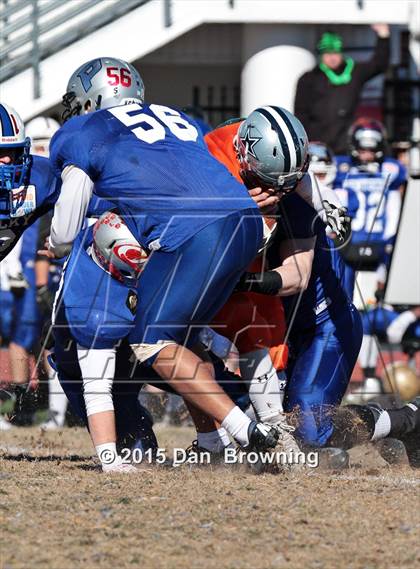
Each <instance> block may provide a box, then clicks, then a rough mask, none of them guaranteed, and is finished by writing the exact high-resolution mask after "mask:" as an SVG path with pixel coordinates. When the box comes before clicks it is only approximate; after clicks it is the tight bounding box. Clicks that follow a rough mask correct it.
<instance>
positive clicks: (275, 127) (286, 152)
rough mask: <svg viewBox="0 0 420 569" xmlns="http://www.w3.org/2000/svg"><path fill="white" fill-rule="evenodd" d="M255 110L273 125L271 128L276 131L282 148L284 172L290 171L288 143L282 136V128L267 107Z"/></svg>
mask: <svg viewBox="0 0 420 569" xmlns="http://www.w3.org/2000/svg"><path fill="white" fill-rule="evenodd" d="M256 112H258V113H261V114H262V115H263V116H264V117H265V118H266V119H267V120H268V122H269V123H270V124H271V126H272V127H273V130H275V131H276V133H277V136H278V137H279V141H280V144H281V147H282V150H283V155H284V170H285V172H290V150H289V145H288V144H287V140H286V137H285V136H284V133H283V131H282V129H281V128H280V125H279V124H278V122H277V121H276V119H275V118H274V117H273V116H272V114H270V113H269V112H268V110H267V107H260V108H259V109H256Z"/></svg>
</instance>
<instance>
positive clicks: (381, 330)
mask: <svg viewBox="0 0 420 569" xmlns="http://www.w3.org/2000/svg"><path fill="white" fill-rule="evenodd" d="M397 316H398V314H397V313H396V312H394V311H393V310H389V309H387V308H383V307H378V308H375V309H374V310H369V311H368V312H364V313H363V314H362V324H363V341H362V346H361V348H360V354H359V362H360V365H361V368H362V370H363V373H364V376H365V379H366V378H369V377H375V375H376V364H377V360H378V355H379V347H378V339H379V340H384V341H387V336H386V330H387V328H388V326H389V325H390V324H391V322H393V320H395V318H397Z"/></svg>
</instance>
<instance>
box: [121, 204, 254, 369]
mask: <svg viewBox="0 0 420 569" xmlns="http://www.w3.org/2000/svg"><path fill="white" fill-rule="evenodd" d="M261 240H262V219H261V216H260V214H259V212H258V210H256V209H249V210H243V211H239V212H237V213H235V214H232V215H230V216H228V217H224V218H222V219H219V220H218V221H215V222H214V223H212V224H210V225H208V226H207V227H205V228H204V229H202V230H201V231H200V232H199V233H197V234H196V235H195V236H194V237H192V238H191V239H189V240H188V241H187V242H186V243H184V244H183V245H182V246H181V247H179V248H178V249H177V250H176V251H173V252H164V251H155V252H153V253H152V255H151V257H150V259H149V261H148V263H147V265H146V267H145V269H144V271H143V273H142V275H141V277H140V280H139V290H138V292H139V303H138V308H137V317H136V324H135V328H134V330H133V332H132V333H131V334H130V337H129V340H130V343H131V344H138V343H146V344H156V343H158V342H159V341H160V340H163V341H173V342H176V343H177V344H183V345H187V344H188V345H191V344H192V343H195V341H196V338H197V335H198V333H199V331H200V329H201V328H202V327H203V326H205V325H208V324H210V323H211V321H212V320H213V317H214V316H215V315H216V314H217V312H218V311H219V310H220V308H221V307H222V306H223V305H224V304H225V302H226V301H227V299H228V298H229V296H230V295H231V294H232V291H233V289H234V287H235V285H236V283H237V282H238V281H239V278H240V276H241V274H242V273H243V271H244V270H245V269H246V267H247V266H248V264H249V263H250V262H251V261H252V260H253V258H254V257H255V255H256V253H257V250H258V248H259V246H260V244H261ZM149 363H150V361H149Z"/></svg>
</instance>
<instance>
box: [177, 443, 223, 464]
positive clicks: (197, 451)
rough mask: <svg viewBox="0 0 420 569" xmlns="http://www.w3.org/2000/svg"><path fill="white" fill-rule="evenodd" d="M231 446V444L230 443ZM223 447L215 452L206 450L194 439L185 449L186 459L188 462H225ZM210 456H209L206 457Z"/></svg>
mask: <svg viewBox="0 0 420 569" xmlns="http://www.w3.org/2000/svg"><path fill="white" fill-rule="evenodd" d="M230 446H231V445H230ZM226 448H229V447H225V448H224V449H223V450H221V451H219V452H216V451H211V450H208V449H206V448H204V447H199V446H198V442H197V441H196V440H195V441H193V442H192V444H191V445H190V446H189V447H188V448H186V449H185V453H186V460H185V462H186V463H188V464H197V465H200V466H203V465H209V464H211V465H213V466H214V465H220V464H224V462H225V449H226ZM208 457H210V458H208Z"/></svg>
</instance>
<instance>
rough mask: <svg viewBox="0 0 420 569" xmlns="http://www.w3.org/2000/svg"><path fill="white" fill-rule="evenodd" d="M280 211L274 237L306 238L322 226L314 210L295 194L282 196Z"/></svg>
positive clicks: (281, 238)
mask: <svg viewBox="0 0 420 569" xmlns="http://www.w3.org/2000/svg"><path fill="white" fill-rule="evenodd" d="M280 213H281V217H280V220H279V223H278V231H277V234H276V239H280V240H283V239H293V238H294V239H307V238H310V237H314V236H315V235H316V234H317V230H318V229H319V226H320V225H321V226H323V223H322V221H321V220H320V219H319V217H318V216H317V213H316V212H315V210H314V209H313V208H311V207H310V206H309V205H308V204H307V203H306V202H305V201H304V200H303V199H302V198H301V197H300V196H298V195H296V194H295V195H290V196H286V197H285V198H283V200H282V201H281V202H280Z"/></svg>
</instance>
